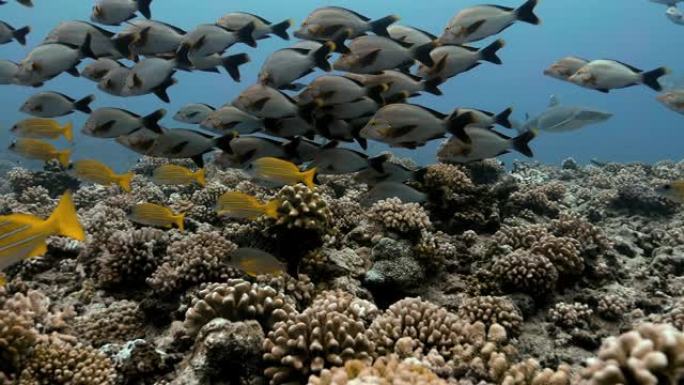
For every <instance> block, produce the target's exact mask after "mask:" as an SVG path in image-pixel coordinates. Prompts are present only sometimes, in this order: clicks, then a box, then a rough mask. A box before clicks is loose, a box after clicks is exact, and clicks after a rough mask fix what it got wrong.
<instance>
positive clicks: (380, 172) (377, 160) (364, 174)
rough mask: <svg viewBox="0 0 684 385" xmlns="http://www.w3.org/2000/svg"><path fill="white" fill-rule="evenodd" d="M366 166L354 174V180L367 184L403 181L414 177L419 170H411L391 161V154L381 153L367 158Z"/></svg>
mask: <svg viewBox="0 0 684 385" xmlns="http://www.w3.org/2000/svg"><path fill="white" fill-rule="evenodd" d="M368 166H369V167H367V168H366V169H364V170H361V171H360V172H358V173H357V174H356V175H354V180H355V181H357V182H359V183H364V184H367V185H369V186H374V185H376V184H378V183H381V182H398V183H403V182H406V181H409V180H414V179H416V177H417V175H418V174H419V173H420V170H413V169H410V168H407V167H405V166H403V165H401V164H398V163H394V162H392V155H391V154H382V155H379V156H376V157H373V158H369V159H368Z"/></svg>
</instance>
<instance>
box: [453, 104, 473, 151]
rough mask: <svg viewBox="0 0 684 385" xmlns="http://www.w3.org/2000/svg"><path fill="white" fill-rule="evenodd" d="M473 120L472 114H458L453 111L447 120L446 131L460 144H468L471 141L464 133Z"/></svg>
mask: <svg viewBox="0 0 684 385" xmlns="http://www.w3.org/2000/svg"><path fill="white" fill-rule="evenodd" d="M475 120H476V118H475V115H474V114H473V113H472V112H467V113H465V114H458V111H454V113H452V114H451V115H450V116H449V117H448V118H447V131H449V132H451V133H452V134H453V135H454V136H455V137H457V138H458V139H460V140H461V141H462V142H464V143H470V142H471V140H470V137H469V136H468V134H467V133H466V131H465V128H466V127H467V126H468V125H469V124H471V123H473V122H474V121H475Z"/></svg>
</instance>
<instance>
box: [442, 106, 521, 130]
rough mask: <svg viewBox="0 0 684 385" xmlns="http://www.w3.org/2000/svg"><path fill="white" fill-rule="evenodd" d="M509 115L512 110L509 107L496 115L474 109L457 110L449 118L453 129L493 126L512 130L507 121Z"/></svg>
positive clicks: (509, 122)
mask: <svg viewBox="0 0 684 385" xmlns="http://www.w3.org/2000/svg"><path fill="white" fill-rule="evenodd" d="M511 113H513V109H512V108H510V107H509V108H506V109H505V110H503V111H501V112H500V113H498V114H495V113H493V112H489V111H484V110H477V109H474V108H457V109H455V110H454V111H453V112H452V113H451V117H450V118H451V119H452V121H453V124H452V128H453V129H463V128H465V127H466V126H475V127H480V128H488V127H491V126H493V125H495V124H498V125H500V126H503V127H506V128H512V127H513V126H512V124H511V121H510V120H509V118H510V116H511Z"/></svg>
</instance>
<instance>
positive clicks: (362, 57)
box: [333, 36, 435, 74]
mask: <svg viewBox="0 0 684 385" xmlns="http://www.w3.org/2000/svg"><path fill="white" fill-rule="evenodd" d="M434 47H435V46H434V44H433V43H428V44H424V45H421V46H414V47H409V46H407V45H404V44H402V43H400V42H397V41H394V40H392V39H390V38H387V37H382V36H360V37H357V38H356V39H354V40H352V42H351V43H350V44H349V51H350V52H349V53H346V54H343V55H342V56H341V57H340V58H339V59H337V61H336V62H335V64H333V68H335V69H336V70H338V71H346V72H354V73H360V74H372V73H377V72H380V71H384V70H389V69H396V68H405V67H410V66H411V65H413V63H414V60H418V61H420V62H421V63H423V64H425V65H426V66H428V67H432V66H433V65H434V62H433V60H432V58H431V57H430V51H431V50H432V49H433V48H434Z"/></svg>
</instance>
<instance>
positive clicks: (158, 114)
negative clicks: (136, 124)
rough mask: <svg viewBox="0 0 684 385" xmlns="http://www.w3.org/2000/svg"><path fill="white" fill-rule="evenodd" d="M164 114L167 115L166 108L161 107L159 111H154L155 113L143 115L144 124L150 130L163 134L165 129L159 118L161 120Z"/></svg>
mask: <svg viewBox="0 0 684 385" xmlns="http://www.w3.org/2000/svg"><path fill="white" fill-rule="evenodd" d="M164 115H166V110H165V109H163V108H160V109H158V110H157V111H154V112H153V113H151V114H149V115H147V116H145V117H143V118H142V119H141V123H142V126H143V127H145V128H147V129H149V130H150V131H154V132H156V133H157V134H162V133H164V131H163V130H162V128H161V127H160V126H159V120H161V119H162V118H163V117H164Z"/></svg>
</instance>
